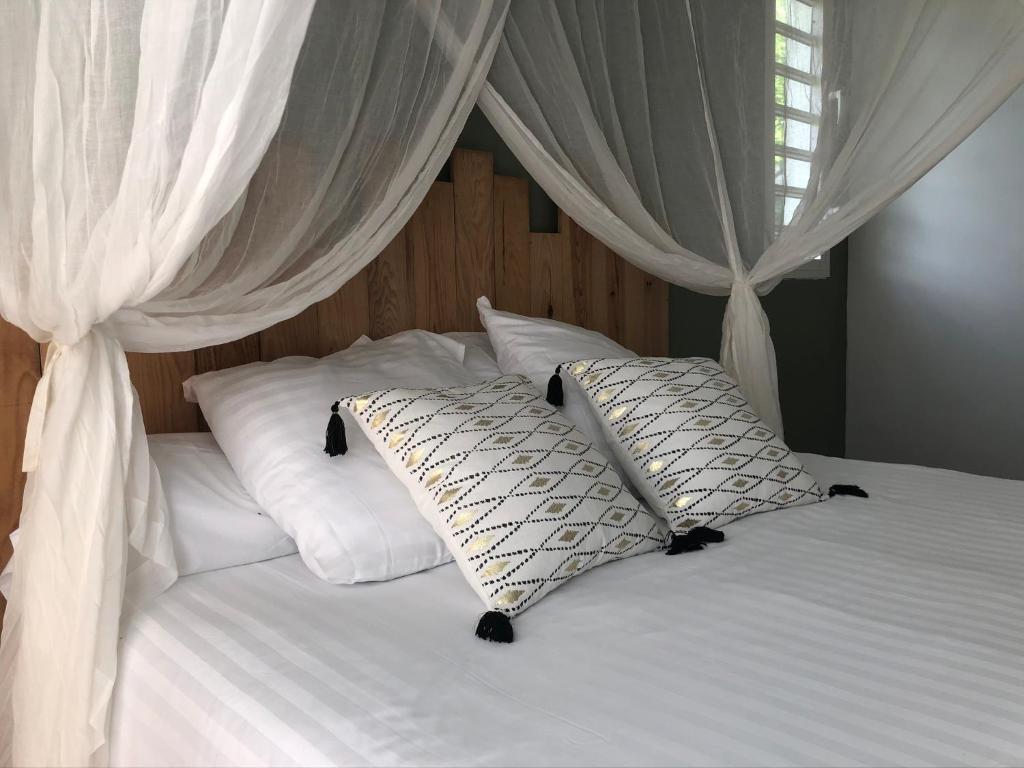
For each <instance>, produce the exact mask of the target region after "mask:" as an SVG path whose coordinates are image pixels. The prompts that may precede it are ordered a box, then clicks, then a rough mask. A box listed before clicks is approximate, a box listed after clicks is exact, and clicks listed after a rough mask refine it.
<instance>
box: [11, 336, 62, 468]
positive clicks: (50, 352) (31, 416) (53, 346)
mask: <svg viewBox="0 0 1024 768" xmlns="http://www.w3.org/2000/svg"><path fill="white" fill-rule="evenodd" d="M65 349H67V347H66V346H64V345H63V344H59V343H58V342H56V341H51V342H50V343H49V345H48V346H47V348H46V361H45V362H44V363H43V374H42V376H40V377H39V383H38V384H36V392H35V395H34V396H33V397H32V408H31V409H30V410H29V412H28V426H27V428H26V430H25V450H24V454H23V456H22V460H21V471H22V472H33V471H35V468H36V467H37V466H39V447H40V443H41V442H42V439H43V423H44V422H45V421H46V411H47V409H48V407H49V404H50V379H51V378H52V374H53V366H54V365H55V364H56V362H57V360H59V359H60V356H61V355H63V354H64V350H65Z"/></svg>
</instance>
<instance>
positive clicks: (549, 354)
mask: <svg viewBox="0 0 1024 768" xmlns="http://www.w3.org/2000/svg"><path fill="white" fill-rule="evenodd" d="M476 307H477V310H478V312H479V313H480V322H481V323H482V324H483V326H484V328H486V329H487V335H488V337H489V338H490V340H491V343H492V344H493V345H494V352H495V354H496V355H497V360H498V366H499V367H500V368H501V372H502V373H505V374H510V373H519V374H522V375H524V376H527V377H529V379H530V381H531V382H532V383H533V385H534V386H535V387H537V389H539V390H540V391H541V392H543V391H545V388H546V387H547V385H548V379H549V378H550V377H551V373H552V371H554V369H555V366H556V365H558V363H560V362H562V361H563V360H582V359H584V358H595V357H628V356H630V355H632V354H633V352H631V351H630V350H628V349H626V348H625V347H623V346H620V345H619V344H617V343H615V342H614V341H612V340H611V339H609V338H608V337H607V336H604V335H602V334H600V333H598V332H597V331H588V330H587V329H586V328H580V327H579V326H575V325H570V324H569V323H561V322H559V321H558V320H550V319H548V318H546V317H525V316H523V315H516V314H514V313H512V312H503V311H501V310H498V309H493V308H492V307H491V303H490V301H488V300H487V297H486V296H481V297H480V298H479V299H477V300H476ZM562 413H564V414H565V417H566V418H567V419H569V421H571V422H572V423H573V424H575V425H576V426H577V427H578V428H579V430H580V431H581V432H582V433H583V434H584V435H586V436H587V438H588V439H589V440H590V442H591V443H592V444H593V446H594V447H595V448H596V449H597V450H598V451H600V452H601V454H602V455H603V456H605V457H607V458H609V459H611V460H612V467H613V468H614V469H615V471H616V472H618V473H619V474H620V475H623V473H624V469H623V467H620V466H619V465H618V459H616V458H615V455H614V453H613V452H612V450H611V446H609V445H608V443H607V442H606V438H605V436H604V432H603V431H602V429H601V424H600V422H599V421H598V420H597V419H596V418H595V417H594V415H593V412H592V411H591V410H590V407H589V406H588V405H587V398H586V395H584V394H583V393H582V392H581V391H580V389H579V387H577V386H576V385H575V383H573V384H572V385H571V386H569V387H566V388H565V393H564V400H563V402H562ZM623 479H626V478H625V477H623ZM627 487H628V484H627Z"/></svg>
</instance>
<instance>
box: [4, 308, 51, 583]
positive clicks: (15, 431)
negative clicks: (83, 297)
mask: <svg viewBox="0 0 1024 768" xmlns="http://www.w3.org/2000/svg"><path fill="white" fill-rule="evenodd" d="M40 370H41V366H40V357H39V345H38V344H37V343H36V342H35V341H33V340H32V339H31V338H29V336H28V335H27V334H25V333H24V332H23V331H21V330H20V329H18V328H15V327H14V326H13V325H11V324H10V323H7V322H6V321H4V320H2V319H0V430H2V431H0V435H3V437H2V438H0V537H2V542H0V568H2V567H3V566H4V565H6V564H7V560H8V558H10V556H11V552H10V544H9V542H8V540H7V537H8V536H9V535H10V533H11V531H13V530H14V529H15V528H17V527H18V517H19V516H20V515H21V497H22V494H23V492H24V490H25V474H24V473H23V472H22V471H21V453H22V448H23V447H24V444H25V427H26V425H27V424H28V413H29V410H30V409H31V407H32V398H33V397H34V395H35V391H36V384H37V383H38V382H39V376H40Z"/></svg>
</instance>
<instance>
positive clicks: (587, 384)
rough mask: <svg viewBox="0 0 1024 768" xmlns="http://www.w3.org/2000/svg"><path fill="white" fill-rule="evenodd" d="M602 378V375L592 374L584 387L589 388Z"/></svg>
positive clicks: (587, 378) (584, 382)
mask: <svg viewBox="0 0 1024 768" xmlns="http://www.w3.org/2000/svg"><path fill="white" fill-rule="evenodd" d="M600 378H601V374H600V373H592V374H590V375H589V376H587V377H586V378H585V379H584V380H583V384H584V386H588V387H589V386H590V385H591V384H593V383H594V382H595V381H597V380H598V379H600Z"/></svg>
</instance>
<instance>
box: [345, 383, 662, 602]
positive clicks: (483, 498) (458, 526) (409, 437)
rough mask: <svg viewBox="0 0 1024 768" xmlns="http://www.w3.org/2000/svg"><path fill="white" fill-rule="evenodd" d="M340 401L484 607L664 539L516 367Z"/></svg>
mask: <svg viewBox="0 0 1024 768" xmlns="http://www.w3.org/2000/svg"><path fill="white" fill-rule="evenodd" d="M342 402H343V403H344V404H345V405H346V407H348V409H349V410H350V411H351V412H352V414H353V415H354V416H355V421H356V422H357V423H358V424H359V426H360V427H361V428H362V430H363V432H364V433H365V434H366V435H367V436H368V437H369V439H370V441H371V442H372V443H373V445H374V447H376V449H377V451H378V452H379V453H380V454H381V456H383V457H384V460H385V461H386V462H387V464H388V466H389V467H390V468H391V470H392V471H393V472H394V473H395V475H396V476H397V477H398V478H399V480H401V481H402V482H403V483H404V484H405V485H406V487H407V488H408V489H409V491H410V493H411V495H412V497H413V499H414V500H415V502H416V505H417V507H418V508H419V511H420V513H421V514H422V515H423V516H424V517H425V518H426V520H427V521H428V522H429V523H430V524H431V525H432V526H433V528H434V530H435V531H437V533H438V535H440V536H441V537H442V538H443V539H444V541H445V543H446V544H447V545H448V549H449V550H450V551H451V553H452V555H453V556H454V557H455V560H456V562H458V564H459V567H460V568H461V569H462V572H463V574H464V575H465V577H466V580H467V581H469V583H470V585H471V586H472V587H473V589H474V590H476V592H477V594H478V595H480V598H481V599H482V600H483V601H484V604H485V605H487V607H488V608H491V609H494V610H499V611H502V612H503V613H505V614H507V615H509V616H512V615H515V614H517V613H519V612H520V611H522V610H524V609H525V608H527V607H528V606H530V605H531V604H533V603H534V602H536V601H537V600H539V599H540V598H541V597H543V596H544V595H545V594H547V593H548V592H550V591H551V590H552V589H554V588H555V587H557V586H559V585H560V584H562V583H564V582H565V581H567V580H568V579H570V578H572V577H573V576H576V575H578V574H580V573H582V572H584V571H586V570H589V569H590V568H593V567H595V566H598V565H601V564H602V563H607V562H609V561H611V560H618V559H620V558H623V557H628V556H630V555H636V554H640V553H642V552H650V551H652V550H654V549H657V548H659V547H661V546H663V544H664V543H665V538H666V536H667V530H666V528H665V525H664V523H663V522H662V521H661V520H659V519H658V518H657V517H656V516H654V515H652V514H651V513H650V512H649V511H647V510H646V509H645V508H644V507H643V505H642V504H641V503H640V502H639V501H637V499H636V498H635V497H633V496H632V495H631V494H630V493H629V491H627V490H626V489H625V488H624V487H623V484H622V480H621V478H620V477H619V475H618V474H616V472H615V470H613V469H612V468H611V467H610V466H609V463H608V461H607V459H605V458H604V457H603V456H601V454H599V453H598V452H597V451H596V450H594V449H593V448H592V447H591V446H590V442H589V441H588V440H587V439H586V437H584V435H583V434H581V433H580V432H579V431H578V430H577V429H576V428H575V427H573V425H572V424H570V423H569V422H568V421H566V419H565V418H564V417H563V416H562V415H561V414H560V413H558V411H557V410H555V409H554V408H553V407H551V406H550V405H548V403H547V402H545V401H544V399H543V398H542V397H541V395H540V394H539V393H538V392H537V390H536V389H535V388H534V387H533V386H532V385H531V384H530V383H529V381H528V380H527V379H526V378H525V377H523V376H502V377H501V378H497V379H494V380H492V381H488V382H484V383H482V384H475V385H471V386H460V387H453V388H449V389H387V390H381V391H378V392H371V393H367V394H364V395H360V396H359V397H354V398H349V399H347V400H344V399H343V401H342ZM338 460H340V461H344V458H339V459H338Z"/></svg>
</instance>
